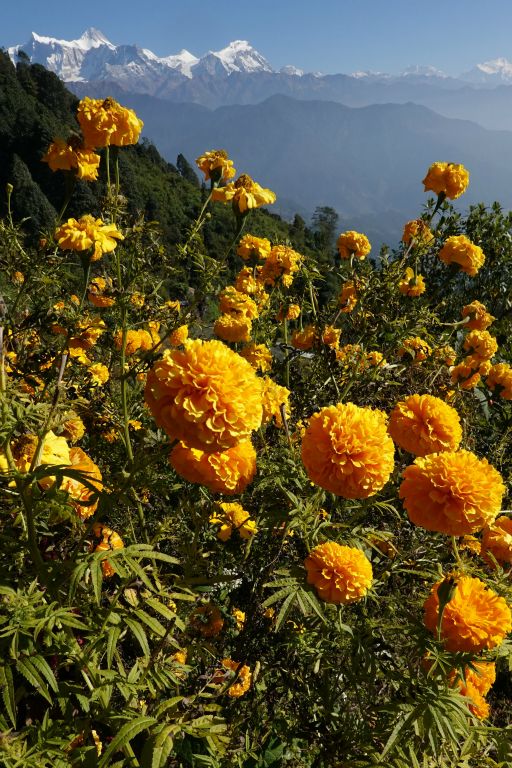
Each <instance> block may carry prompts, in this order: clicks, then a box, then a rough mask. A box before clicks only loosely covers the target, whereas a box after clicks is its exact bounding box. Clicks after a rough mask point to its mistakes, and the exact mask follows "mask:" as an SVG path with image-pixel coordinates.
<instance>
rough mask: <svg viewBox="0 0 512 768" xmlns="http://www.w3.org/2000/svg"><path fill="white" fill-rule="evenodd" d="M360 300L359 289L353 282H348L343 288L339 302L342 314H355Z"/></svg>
mask: <svg viewBox="0 0 512 768" xmlns="http://www.w3.org/2000/svg"><path fill="white" fill-rule="evenodd" d="M357 299H358V293H357V288H356V285H355V283H354V281H353V280H347V281H346V282H345V283H344V284H343V285H342V287H341V293H340V295H339V298H338V301H339V303H340V305H341V311H342V312H353V310H354V309H355V307H356V304H357Z"/></svg>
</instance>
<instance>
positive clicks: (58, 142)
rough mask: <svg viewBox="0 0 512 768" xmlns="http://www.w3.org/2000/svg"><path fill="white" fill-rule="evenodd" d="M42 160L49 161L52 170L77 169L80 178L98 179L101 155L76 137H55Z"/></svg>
mask: <svg viewBox="0 0 512 768" xmlns="http://www.w3.org/2000/svg"><path fill="white" fill-rule="evenodd" d="M41 160H42V161H43V163H48V165H49V166H50V168H51V170H52V171H72V170H75V171H76V175H77V177H78V178H79V179H82V180H83V181H96V179H97V178H98V168H99V166H100V160H101V157H100V156H99V155H97V154H96V153H95V152H94V151H93V150H92V149H87V148H85V147H83V146H82V145H81V142H80V141H77V140H75V139H69V140H68V141H63V140H62V139H55V141H54V142H53V143H52V144H50V146H49V147H48V151H47V152H46V154H45V155H43V157H42V158H41Z"/></svg>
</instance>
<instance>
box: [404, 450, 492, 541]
mask: <svg viewBox="0 0 512 768" xmlns="http://www.w3.org/2000/svg"><path fill="white" fill-rule="evenodd" d="M403 477H404V480H403V482H402V484H401V486H400V492H399V495H400V498H401V499H403V500H404V501H403V504H404V507H405V509H406V511H407V514H408V515H409V519H410V520H411V522H413V523H414V524H415V525H420V526H421V527H422V528H426V529H427V531H439V533H446V534H448V535H449V536H463V535H464V534H466V533H475V531H480V530H481V529H482V528H483V527H484V526H485V525H489V524H490V523H491V521H492V520H494V518H495V517H496V515H497V514H498V512H499V511H500V509H501V501H502V498H503V494H504V492H505V486H504V485H503V480H502V477H501V475H500V473H499V472H498V470H497V469H495V468H494V467H493V466H492V465H491V464H489V462H488V461H487V459H479V458H478V456H475V454H474V453H471V451H465V450H460V451H446V452H443V453H432V454H430V455H429V456H425V457H419V458H417V459H416V460H415V462H414V464H411V465H410V466H409V467H407V468H406V470H405V471H404V473H403Z"/></svg>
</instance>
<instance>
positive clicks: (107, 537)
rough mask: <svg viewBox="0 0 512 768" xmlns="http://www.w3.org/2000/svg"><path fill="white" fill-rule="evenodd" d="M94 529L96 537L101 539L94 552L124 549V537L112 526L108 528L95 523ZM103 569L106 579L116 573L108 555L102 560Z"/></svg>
mask: <svg viewBox="0 0 512 768" xmlns="http://www.w3.org/2000/svg"><path fill="white" fill-rule="evenodd" d="M92 531H93V533H94V535H95V536H96V538H98V539H101V541H100V543H99V544H98V545H97V546H96V547H95V548H94V552H112V551H113V550H115V549H124V542H123V540H122V538H121V537H120V536H119V534H118V533H116V531H113V530H112V528H108V527H107V526H106V525H103V524H102V523H94V525H93V527H92ZM101 570H102V571H103V576H104V578H105V579H109V578H110V577H111V576H113V575H114V574H115V570H114V568H113V566H112V565H111V563H110V560H109V558H108V556H107V555H106V556H105V558H104V559H102V561H101Z"/></svg>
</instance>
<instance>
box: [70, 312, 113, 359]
mask: <svg viewBox="0 0 512 768" xmlns="http://www.w3.org/2000/svg"><path fill="white" fill-rule="evenodd" d="M105 328H106V325H105V323H104V321H103V320H102V319H101V318H100V317H98V316H97V315H96V316H93V317H91V316H89V315H86V316H85V317H82V318H81V319H80V320H79V321H78V322H77V324H76V328H75V332H74V334H73V336H71V338H70V339H69V340H68V347H69V351H70V354H71V356H73V350H77V351H78V352H77V354H78V356H79V355H80V354H81V353H82V352H83V350H89V349H92V348H93V347H94V346H95V344H96V343H97V341H98V339H99V338H100V336H101V334H102V333H104V332H105Z"/></svg>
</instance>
